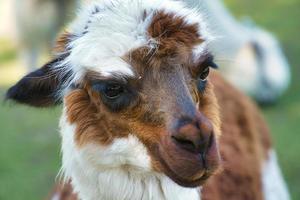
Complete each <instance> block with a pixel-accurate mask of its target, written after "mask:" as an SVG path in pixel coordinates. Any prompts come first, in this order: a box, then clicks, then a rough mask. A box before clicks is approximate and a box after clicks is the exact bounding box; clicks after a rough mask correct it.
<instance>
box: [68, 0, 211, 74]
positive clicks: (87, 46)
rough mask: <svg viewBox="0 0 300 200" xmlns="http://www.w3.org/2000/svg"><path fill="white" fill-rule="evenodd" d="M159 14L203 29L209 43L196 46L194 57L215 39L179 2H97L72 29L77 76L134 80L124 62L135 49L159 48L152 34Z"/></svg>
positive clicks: (72, 56)
mask: <svg viewBox="0 0 300 200" xmlns="http://www.w3.org/2000/svg"><path fill="white" fill-rule="evenodd" d="M158 11H164V12H165V13H172V14H174V16H177V17H182V18H183V19H184V20H185V23H186V24H197V25H199V30H198V32H199V35H201V38H203V39H204V40H205V42H203V43H201V44H199V45H197V46H195V48H194V53H195V54H201V53H202V51H204V50H205V46H206V45H207V43H208V42H209V40H211V35H210V34H208V32H207V29H206V26H205V23H204V22H203V20H202V17H201V16H200V15H199V13H197V12H194V11H191V10H189V9H186V8H185V7H184V5H183V4H182V3H180V2H178V1H169V0H164V1H163V0H146V1H142V0H124V1H112V0H102V1H95V2H94V3H93V4H91V5H90V6H88V7H87V8H85V9H83V11H82V12H81V13H80V14H79V16H78V20H76V21H75V22H74V23H73V24H72V26H71V28H70V32H72V33H73V34H74V35H76V39H75V40H74V41H72V42H71V43H70V44H69V45H68V46H69V47H70V48H71V49H72V50H71V52H70V56H69V57H68V61H67V62H68V63H69V64H70V66H72V70H73V71H74V73H75V74H76V76H77V77H78V78H82V77H83V76H84V73H85V72H86V71H95V72H99V73H100V74H101V75H102V76H110V75H111V74H123V75H125V76H134V75H135V74H134V69H133V68H132V66H131V65H130V64H128V62H126V61H124V59H123V58H124V56H125V55H128V53H129V52H131V51H132V50H134V49H137V48H140V47H143V46H148V47H149V48H150V49H151V48H155V46H156V45H159V41H157V39H156V38H152V37H151V36H149V33H148V31H149V30H148V28H149V25H150V24H151V22H152V20H153V18H154V17H155V15H156V14H157V13H158ZM200 26H201V27H200ZM129 57H130V56H129ZM129 59H130V58H129Z"/></svg>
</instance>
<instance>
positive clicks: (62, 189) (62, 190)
mask: <svg viewBox="0 0 300 200" xmlns="http://www.w3.org/2000/svg"><path fill="white" fill-rule="evenodd" d="M46 199H49V200H54V199H55V200H77V199H78V197H77V195H76V194H75V193H74V192H73V188H72V185H71V182H68V183H66V184H57V185H56V186H55V188H54V189H53V191H52V192H51V194H50V195H49V196H48V198H46Z"/></svg>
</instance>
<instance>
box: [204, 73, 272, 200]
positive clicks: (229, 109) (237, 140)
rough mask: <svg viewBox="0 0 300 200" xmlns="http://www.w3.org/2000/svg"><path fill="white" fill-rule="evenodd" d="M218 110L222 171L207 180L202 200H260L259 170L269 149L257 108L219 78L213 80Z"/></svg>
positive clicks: (267, 135)
mask: <svg viewBox="0 0 300 200" xmlns="http://www.w3.org/2000/svg"><path fill="white" fill-rule="evenodd" d="M212 82H213V83H214V85H215V93H216V94H217V98H218V102H219V104H220V108H221V110H220V111H221V117H222V136H221V138H220V151H221V155H222V158H223V172H222V173H220V174H218V175H216V176H213V177H211V178H210V180H209V181H208V183H207V184H206V185H205V186H204V189H203V196H202V197H203V200H223V199H230V200H241V199H243V200H254V199H255V200H262V199H263V194H262V185H261V178H262V177H261V170H262V164H263V162H265V160H266V159H267V152H268V150H269V149H270V147H271V143H270V137H269V133H268V129H267V128H266V124H265V123H264V121H263V120H262V117H261V116H260V114H259V112H258V111H257V108H256V106H254V105H253V103H252V102H250V100H249V99H248V98H246V97H245V96H244V95H242V94H241V93H240V92H239V91H237V90H236V89H234V88H233V87H231V86H230V85H229V84H228V83H227V82H226V81H224V80H223V79H222V78H221V77H220V76H219V75H214V76H213V77H212Z"/></svg>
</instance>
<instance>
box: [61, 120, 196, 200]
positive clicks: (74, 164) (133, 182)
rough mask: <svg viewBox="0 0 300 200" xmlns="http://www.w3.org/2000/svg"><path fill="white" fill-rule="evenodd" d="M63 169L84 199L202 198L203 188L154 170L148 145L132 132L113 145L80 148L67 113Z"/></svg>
mask: <svg viewBox="0 0 300 200" xmlns="http://www.w3.org/2000/svg"><path fill="white" fill-rule="evenodd" d="M60 127H61V136H62V153H63V165H62V173H63V174H64V178H65V179H66V180H69V179H70V178H71V179H72V185H73V187H74V191H75V192H77V193H78V194H79V197H80V198H81V199H83V200H97V199H101V200H135V199H136V200H140V199H142V200H148V199H149V200H150V199H157V200H177V199H178V200H182V199H190V200H199V199H200V193H199V189H190V188H184V187H181V186H179V185H177V184H176V183H174V182H173V181H172V180H170V179H169V178H168V177H167V176H165V175H164V174H159V173H155V172H153V171H151V165H150V157H149V155H148V153H147V150H146V148H145V147H144V145H143V144H142V143H141V142H139V140H138V139H137V138H136V137H135V136H133V135H131V136H129V137H128V138H124V139H116V140H115V141H114V142H113V144H112V145H109V146H101V145H99V144H90V145H87V146H86V147H84V148H77V147H76V144H75V142H74V134H75V125H71V124H69V123H68V122H67V120H66V116H65V115H64V114H63V116H62V117H61V121H60Z"/></svg>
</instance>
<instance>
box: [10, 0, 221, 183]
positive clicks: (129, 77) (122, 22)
mask: <svg viewBox="0 0 300 200" xmlns="http://www.w3.org/2000/svg"><path fill="white" fill-rule="evenodd" d="M129 8H130V9H129ZM171 8H172V9H173V10H170V9H171ZM198 17H199V18H198ZM74 27H75V28H73V30H70V32H69V33H67V34H65V35H63V37H61V39H60V41H59V43H58V47H57V50H58V51H59V52H58V54H57V56H56V59H54V60H53V61H52V62H50V63H48V64H46V65H45V66H44V67H43V68H41V69H40V70H37V71H36V72H33V73H31V74H29V75H28V76H26V77H25V78H24V79H22V80H21V81H20V82H19V83H18V84H17V85H16V86H14V87H13V88H12V89H10V91H9V92H8V98H11V99H15V100H17V101H19V102H22V103H27V104H30V105H34V106H48V105H53V104H55V103H59V102H60V101H63V103H64V116H63V118H64V119H63V122H62V127H63V128H62V136H63V139H64V140H72V143H73V145H74V153H75V154H80V155H83V157H84V158H83V159H85V161H87V162H89V163H90V164H92V165H93V166H94V167H95V169H99V170H100V169H101V168H102V169H103V168H105V167H107V168H122V169H127V168H128V169H139V170H140V171H142V172H155V173H157V174H165V175H166V176H168V177H169V178H171V179H172V180H173V181H174V182H176V183H178V184H179V185H182V186H186V187H196V186H199V185H201V184H202V183H203V182H204V181H205V180H206V179H207V178H208V177H210V175H211V174H213V173H214V172H215V170H216V169H217V167H218V165H219V151H218V145H217V143H218V142H217V139H218V135H219V132H220V130H219V129H220V123H219V113H218V105H217V102H216V98H215V96H214V92H213V86H212V83H210V81H209V69H210V67H215V64H214V63H213V58H212V56H211V55H210V54H209V52H208V51H207V50H206V45H207V42H209V41H208V36H206V35H205V31H203V30H201V27H202V26H201V20H200V16H194V15H193V13H191V11H189V10H186V9H185V8H184V7H183V6H182V5H181V4H179V3H178V2H172V1H157V2H156V1H145V2H143V3H142V2H141V1H128V2H127V1H124V2H123V1H122V3H121V2H118V3H115V4H114V3H112V2H110V1H104V2H102V3H98V4H95V5H92V6H91V9H90V10H87V11H85V14H82V16H81V17H80V20H78V22H76V23H75V25H74ZM24 88H26V89H25V90H26V91H25V90H24ZM66 123H67V124H69V126H72V127H73V128H72V131H71V132H72V133H71V134H69V133H68V136H66V135H67V133H65V132H67V131H66V129H68V128H64V127H65V124H66ZM70 135H71V139H70ZM66 148H69V147H66ZM63 151H65V149H63ZM74 156H75V157H78V156H76V155H74Z"/></svg>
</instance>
